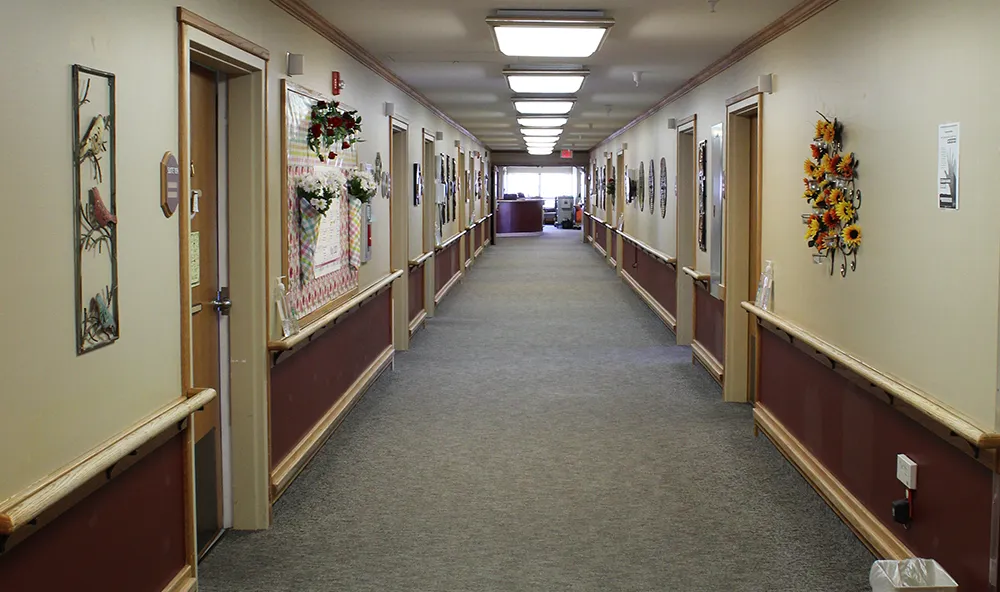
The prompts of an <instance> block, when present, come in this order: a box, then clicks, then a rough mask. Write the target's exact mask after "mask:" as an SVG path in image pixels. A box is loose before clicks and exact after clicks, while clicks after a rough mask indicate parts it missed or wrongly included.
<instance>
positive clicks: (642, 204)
mask: <svg viewBox="0 0 1000 592" xmlns="http://www.w3.org/2000/svg"><path fill="white" fill-rule="evenodd" d="M642 164H643V163H641V162H640V163H639V211H640V212H641V211H643V210H644V209H645V208H646V175H645V173H643V168H642Z"/></svg>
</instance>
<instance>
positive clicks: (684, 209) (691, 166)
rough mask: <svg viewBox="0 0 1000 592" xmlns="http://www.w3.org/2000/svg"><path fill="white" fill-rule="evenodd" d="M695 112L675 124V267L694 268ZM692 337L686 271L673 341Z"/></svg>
mask: <svg viewBox="0 0 1000 592" xmlns="http://www.w3.org/2000/svg"><path fill="white" fill-rule="evenodd" d="M697 134H698V122H697V119H696V118H695V116H691V117H688V118H687V119H685V120H681V121H679V122H678V124H677V177H676V179H675V183H676V185H674V198H675V199H676V203H677V220H676V224H677V228H676V233H677V269H683V268H685V267H688V268H691V269H694V268H695V252H696V249H697V247H696V246H695V241H696V233H695V228H697V208H696V207H695V178H696V176H697V172H696V165H695V150H696V142H695V138H696V137H697ZM693 340H694V282H693V281H692V280H691V276H689V275H688V274H686V273H678V274H677V345H690V344H691V342H692V341H693Z"/></svg>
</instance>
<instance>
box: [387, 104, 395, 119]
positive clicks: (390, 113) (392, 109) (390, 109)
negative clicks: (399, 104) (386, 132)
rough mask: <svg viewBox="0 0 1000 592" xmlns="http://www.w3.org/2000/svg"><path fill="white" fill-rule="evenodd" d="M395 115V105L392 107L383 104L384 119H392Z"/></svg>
mask: <svg viewBox="0 0 1000 592" xmlns="http://www.w3.org/2000/svg"><path fill="white" fill-rule="evenodd" d="M395 114H396V105H394V104H393V103H386V104H385V116H386V117H392V116H393V115H395Z"/></svg>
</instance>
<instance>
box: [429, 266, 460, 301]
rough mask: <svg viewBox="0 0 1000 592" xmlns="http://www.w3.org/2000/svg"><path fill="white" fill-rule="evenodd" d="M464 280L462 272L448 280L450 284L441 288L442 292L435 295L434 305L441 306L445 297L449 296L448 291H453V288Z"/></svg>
mask: <svg viewBox="0 0 1000 592" xmlns="http://www.w3.org/2000/svg"><path fill="white" fill-rule="evenodd" d="M461 279H462V272H461V271H460V272H458V273H456V274H455V275H453V276H452V277H451V279H450V280H448V283H447V284H445V285H444V286H442V287H441V291H440V292H438V293H437V294H435V295H434V304H435V305H437V304H440V303H441V301H442V300H444V297H445V296H447V295H448V291H449V290H451V288H452V286H454V285H455V284H457V283H458V281H459V280H461Z"/></svg>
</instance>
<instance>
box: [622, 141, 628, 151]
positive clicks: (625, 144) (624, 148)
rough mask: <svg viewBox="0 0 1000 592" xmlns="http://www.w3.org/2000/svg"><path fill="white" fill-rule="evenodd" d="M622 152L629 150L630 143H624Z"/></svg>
mask: <svg viewBox="0 0 1000 592" xmlns="http://www.w3.org/2000/svg"><path fill="white" fill-rule="evenodd" d="M622 150H628V142H622Z"/></svg>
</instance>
